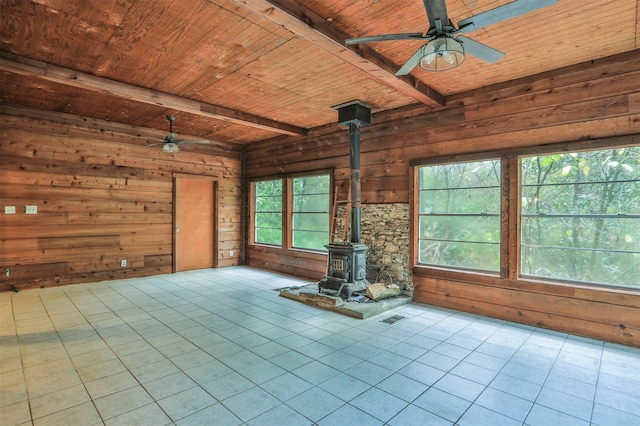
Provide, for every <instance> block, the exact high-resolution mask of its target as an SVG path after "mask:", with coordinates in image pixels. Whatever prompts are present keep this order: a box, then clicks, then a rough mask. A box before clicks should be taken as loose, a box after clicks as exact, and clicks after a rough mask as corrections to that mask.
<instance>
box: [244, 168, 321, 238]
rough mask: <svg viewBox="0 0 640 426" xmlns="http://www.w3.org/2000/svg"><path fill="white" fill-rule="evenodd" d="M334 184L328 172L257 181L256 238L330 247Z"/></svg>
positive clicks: (255, 197)
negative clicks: (331, 190) (330, 210)
mask: <svg viewBox="0 0 640 426" xmlns="http://www.w3.org/2000/svg"><path fill="white" fill-rule="evenodd" d="M330 188H331V184H330V176H329V175H328V174H323V175H316V176H305V177H292V178H286V179H275V180H265V181H259V182H254V183H253V197H254V198H253V206H254V208H253V231H254V235H253V242H254V243H257V244H268V245H274V246H280V247H281V246H287V247H289V246H291V247H293V248H299V249H308V250H322V251H326V249H325V247H324V245H325V244H327V243H328V242H329V219H330V213H329V208H330V199H331V197H330ZM284 194H289V195H288V196H284ZM285 217H287V218H290V219H291V220H288V219H287V220H283V219H284V218H285ZM283 227H284V228H283ZM283 239H284V240H283ZM285 241H286V243H285Z"/></svg>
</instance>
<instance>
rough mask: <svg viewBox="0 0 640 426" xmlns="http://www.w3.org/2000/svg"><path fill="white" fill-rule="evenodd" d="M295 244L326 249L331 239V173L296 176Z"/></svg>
mask: <svg viewBox="0 0 640 426" xmlns="http://www.w3.org/2000/svg"><path fill="white" fill-rule="evenodd" d="M291 182H292V185H293V197H292V198H293V199H292V228H293V229H292V230H291V232H292V240H293V247H295V248H304V249H311V250H326V248H325V247H324V245H325V244H327V243H328V242H329V219H330V217H329V201H330V179H329V175H319V176H309V177H301V178H293V179H292V180H291Z"/></svg>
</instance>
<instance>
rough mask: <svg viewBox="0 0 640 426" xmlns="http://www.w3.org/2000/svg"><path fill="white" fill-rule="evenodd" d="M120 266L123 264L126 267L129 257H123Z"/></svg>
mask: <svg viewBox="0 0 640 426" xmlns="http://www.w3.org/2000/svg"><path fill="white" fill-rule="evenodd" d="M120 266H122V267H123V268H126V267H127V259H122V260H121V261H120Z"/></svg>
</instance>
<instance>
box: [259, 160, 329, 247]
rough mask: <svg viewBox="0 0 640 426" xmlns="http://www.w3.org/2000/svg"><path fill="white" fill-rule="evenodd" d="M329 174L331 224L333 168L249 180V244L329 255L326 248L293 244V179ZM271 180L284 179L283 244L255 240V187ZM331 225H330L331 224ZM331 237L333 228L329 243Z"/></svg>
mask: <svg viewBox="0 0 640 426" xmlns="http://www.w3.org/2000/svg"><path fill="white" fill-rule="evenodd" d="M322 175H327V176H328V177H329V192H328V194H327V195H328V197H329V210H328V212H327V215H328V218H329V224H331V214H332V211H333V193H334V191H335V188H334V186H335V185H334V172H333V169H322V170H314V171H308V172H299V173H290V174H283V175H277V176H265V177H260V178H255V179H252V180H250V181H248V184H249V186H250V191H249V192H250V193H249V197H250V199H249V226H248V229H249V235H251V237H250V240H249V241H248V244H249V245H252V246H261V247H265V248H271V249H277V250H291V251H300V252H308V253H315V254H322V255H328V252H327V250H326V249H323V250H318V249H310V248H300V247H294V246H293V179H295V178H306V177H314V176H322ZM270 180H281V181H282V197H283V199H282V245H272V244H265V243H260V242H256V241H255V195H256V194H255V187H256V183H257V182H264V181H270ZM329 226H330V225H329ZM330 237H331V229H329V231H328V233H327V238H328V239H327V243H329V238H330Z"/></svg>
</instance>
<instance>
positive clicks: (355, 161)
mask: <svg viewBox="0 0 640 426" xmlns="http://www.w3.org/2000/svg"><path fill="white" fill-rule="evenodd" d="M349 144H350V151H349V167H350V169H351V173H350V175H351V242H352V243H359V242H360V203H361V199H360V198H361V196H360V124H359V123H350V124H349Z"/></svg>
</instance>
